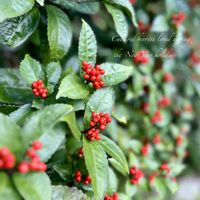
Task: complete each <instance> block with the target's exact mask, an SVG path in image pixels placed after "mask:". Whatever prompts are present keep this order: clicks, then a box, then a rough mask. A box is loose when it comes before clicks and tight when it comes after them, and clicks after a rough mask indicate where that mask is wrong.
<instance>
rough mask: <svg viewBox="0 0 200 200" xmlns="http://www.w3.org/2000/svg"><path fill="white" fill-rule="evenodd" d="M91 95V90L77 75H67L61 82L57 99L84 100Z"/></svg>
mask: <svg viewBox="0 0 200 200" xmlns="http://www.w3.org/2000/svg"><path fill="white" fill-rule="evenodd" d="M88 94H89V88H88V87H87V86H86V85H85V84H84V83H83V81H82V80H81V79H80V78H79V77H78V76H77V75H75V74H70V75H67V76H66V77H65V78H64V79H63V80H62V82H61V84H60V87H59V90H58V94H57V96H56V98H57V99H58V98H60V97H68V98H70V99H82V98H85V97H86V96H87V95H88Z"/></svg>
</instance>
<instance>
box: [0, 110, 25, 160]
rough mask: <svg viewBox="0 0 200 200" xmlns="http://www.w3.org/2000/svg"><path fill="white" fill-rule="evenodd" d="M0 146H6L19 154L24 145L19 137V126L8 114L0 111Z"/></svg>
mask: <svg viewBox="0 0 200 200" xmlns="http://www.w3.org/2000/svg"><path fill="white" fill-rule="evenodd" d="M0 130H1V131H0V148H1V147H8V148H9V149H10V150H11V152H12V153H15V154H16V155H17V156H21V153H22V151H23V150H24V145H23V143H22V138H21V130H20V127H19V126H17V125H16V124H15V123H14V122H13V121H12V120H11V119H10V118H9V117H8V116H6V115H3V114H1V113H0Z"/></svg>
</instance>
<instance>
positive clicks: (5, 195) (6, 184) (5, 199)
mask: <svg viewBox="0 0 200 200" xmlns="http://www.w3.org/2000/svg"><path fill="white" fill-rule="evenodd" d="M0 180H1V181H0V199H1V200H21V197H20V196H19V195H18V193H17V191H16V190H15V189H14V188H13V185H12V183H11V181H10V179H9V177H8V175H7V174H6V173H4V172H0Z"/></svg>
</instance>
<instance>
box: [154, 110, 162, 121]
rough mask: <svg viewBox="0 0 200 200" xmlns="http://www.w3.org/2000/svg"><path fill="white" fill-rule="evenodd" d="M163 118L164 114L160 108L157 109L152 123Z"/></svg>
mask: <svg viewBox="0 0 200 200" xmlns="http://www.w3.org/2000/svg"><path fill="white" fill-rule="evenodd" d="M161 120H162V115H161V113H160V111H159V110H157V111H156V112H155V113H154V114H153V116H152V117H151V123H152V124H156V123H158V122H160V121H161Z"/></svg>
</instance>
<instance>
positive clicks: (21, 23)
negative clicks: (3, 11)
mask: <svg viewBox="0 0 200 200" xmlns="http://www.w3.org/2000/svg"><path fill="white" fill-rule="evenodd" d="M39 19H40V13H39V11H38V9H32V10H31V11H30V12H28V13H27V14H25V15H22V16H19V17H16V18H12V19H7V20H5V21H3V22H2V23H0V32H1V34H0V43H2V44H4V45H7V46H9V47H12V48H15V47H18V46H19V45H21V44H23V43H24V42H25V41H26V40H27V39H28V38H29V37H30V36H31V35H32V33H33V32H34V31H35V30H36V28H37V26H38V23H39Z"/></svg>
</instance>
